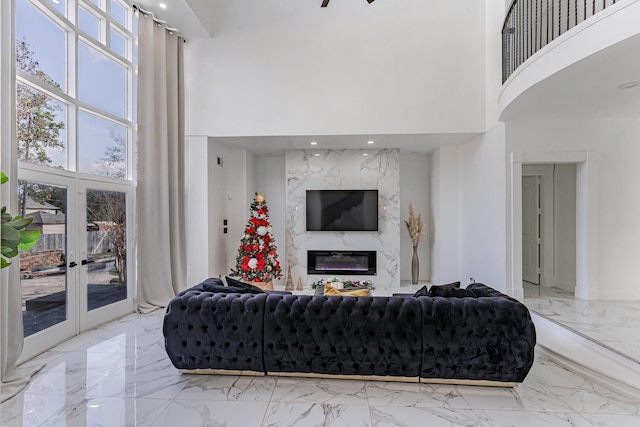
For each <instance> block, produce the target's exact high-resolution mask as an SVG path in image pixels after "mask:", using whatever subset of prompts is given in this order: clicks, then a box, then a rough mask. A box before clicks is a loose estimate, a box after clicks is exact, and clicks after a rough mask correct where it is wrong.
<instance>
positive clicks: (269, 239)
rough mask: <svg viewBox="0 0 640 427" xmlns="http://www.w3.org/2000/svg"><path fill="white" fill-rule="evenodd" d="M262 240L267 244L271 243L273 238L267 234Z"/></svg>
mask: <svg viewBox="0 0 640 427" xmlns="http://www.w3.org/2000/svg"><path fill="white" fill-rule="evenodd" d="M262 240H264V242H265V243H269V242H270V241H271V237H269V235H268V234H267V235H266V236H264V237H263V238H262Z"/></svg>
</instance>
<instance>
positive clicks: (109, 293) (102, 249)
mask: <svg viewBox="0 0 640 427" xmlns="http://www.w3.org/2000/svg"><path fill="white" fill-rule="evenodd" d="M86 215H87V221H86V224H87V227H86V231H87V233H86V234H87V240H86V241H87V251H86V257H85V259H83V260H82V264H83V265H86V267H87V271H86V276H87V311H92V310H95V309H97V308H100V307H104V306H107V305H110V304H113V303H116V302H118V301H122V300H126V299H127V194H126V193H124V192H120V191H106V190H94V189H87V191H86Z"/></svg>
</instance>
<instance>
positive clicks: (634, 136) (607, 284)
mask: <svg viewBox="0 0 640 427" xmlns="http://www.w3.org/2000/svg"><path fill="white" fill-rule="evenodd" d="M506 127H507V152H512V151H513V152H525V153H526V152H563V151H594V152H596V153H598V154H599V156H598V159H599V160H598V170H599V182H598V188H597V192H598V200H599V203H598V206H597V207H596V209H598V212H597V217H598V221H597V230H596V233H597V236H596V237H597V240H598V242H599V245H598V254H597V256H596V257H595V259H596V260H597V268H596V271H597V279H596V280H597V285H598V288H599V295H600V299H640V286H638V285H636V284H634V282H633V280H630V278H633V277H637V276H638V275H640V264H639V263H638V257H637V253H638V251H637V243H638V241H640V227H638V218H639V217H640V192H637V191H633V190H630V187H629V186H630V185H633V184H634V183H637V182H640V169H639V168H638V167H637V164H636V161H637V159H638V158H640V144H638V143H637V140H638V135H639V134H640V121H639V120H638V119H637V118H630V119H584V120H576V119H566V118H564V119H558V120H539V121H517V122H515V121H514V122H510V123H507V125H506ZM631 188H633V187H631ZM509 203H510V202H509Z"/></svg>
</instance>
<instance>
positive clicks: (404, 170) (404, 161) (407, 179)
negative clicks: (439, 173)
mask: <svg viewBox="0 0 640 427" xmlns="http://www.w3.org/2000/svg"><path fill="white" fill-rule="evenodd" d="M429 182H430V171H429V155H427V154H424V153H422V154H420V153H401V154H400V280H411V258H412V256H413V243H412V242H411V238H410V237H409V233H408V231H407V227H406V225H405V223H404V222H405V221H406V220H408V219H409V203H413V208H414V210H415V213H416V215H418V214H420V215H422V223H423V224H424V225H425V234H424V236H423V238H422V240H421V241H420V244H419V245H418V259H419V261H420V270H419V279H420V280H421V281H428V280H429V279H430V278H431V259H430V245H429V236H428V232H429V229H428V225H429V223H430V221H431V220H430V215H429V214H430V211H431V201H430V200H431V196H430V194H429V193H430V184H429Z"/></svg>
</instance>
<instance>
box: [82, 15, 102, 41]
mask: <svg viewBox="0 0 640 427" xmlns="http://www.w3.org/2000/svg"><path fill="white" fill-rule="evenodd" d="M78 28H80V29H81V30H82V31H84V32H85V33H87V34H88V35H90V36H91V37H93V38H94V39H96V40H98V41H100V20H99V19H98V17H97V16H95V15H93V14H92V13H91V12H89V11H88V10H87V9H85V8H83V7H79V8H78Z"/></svg>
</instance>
